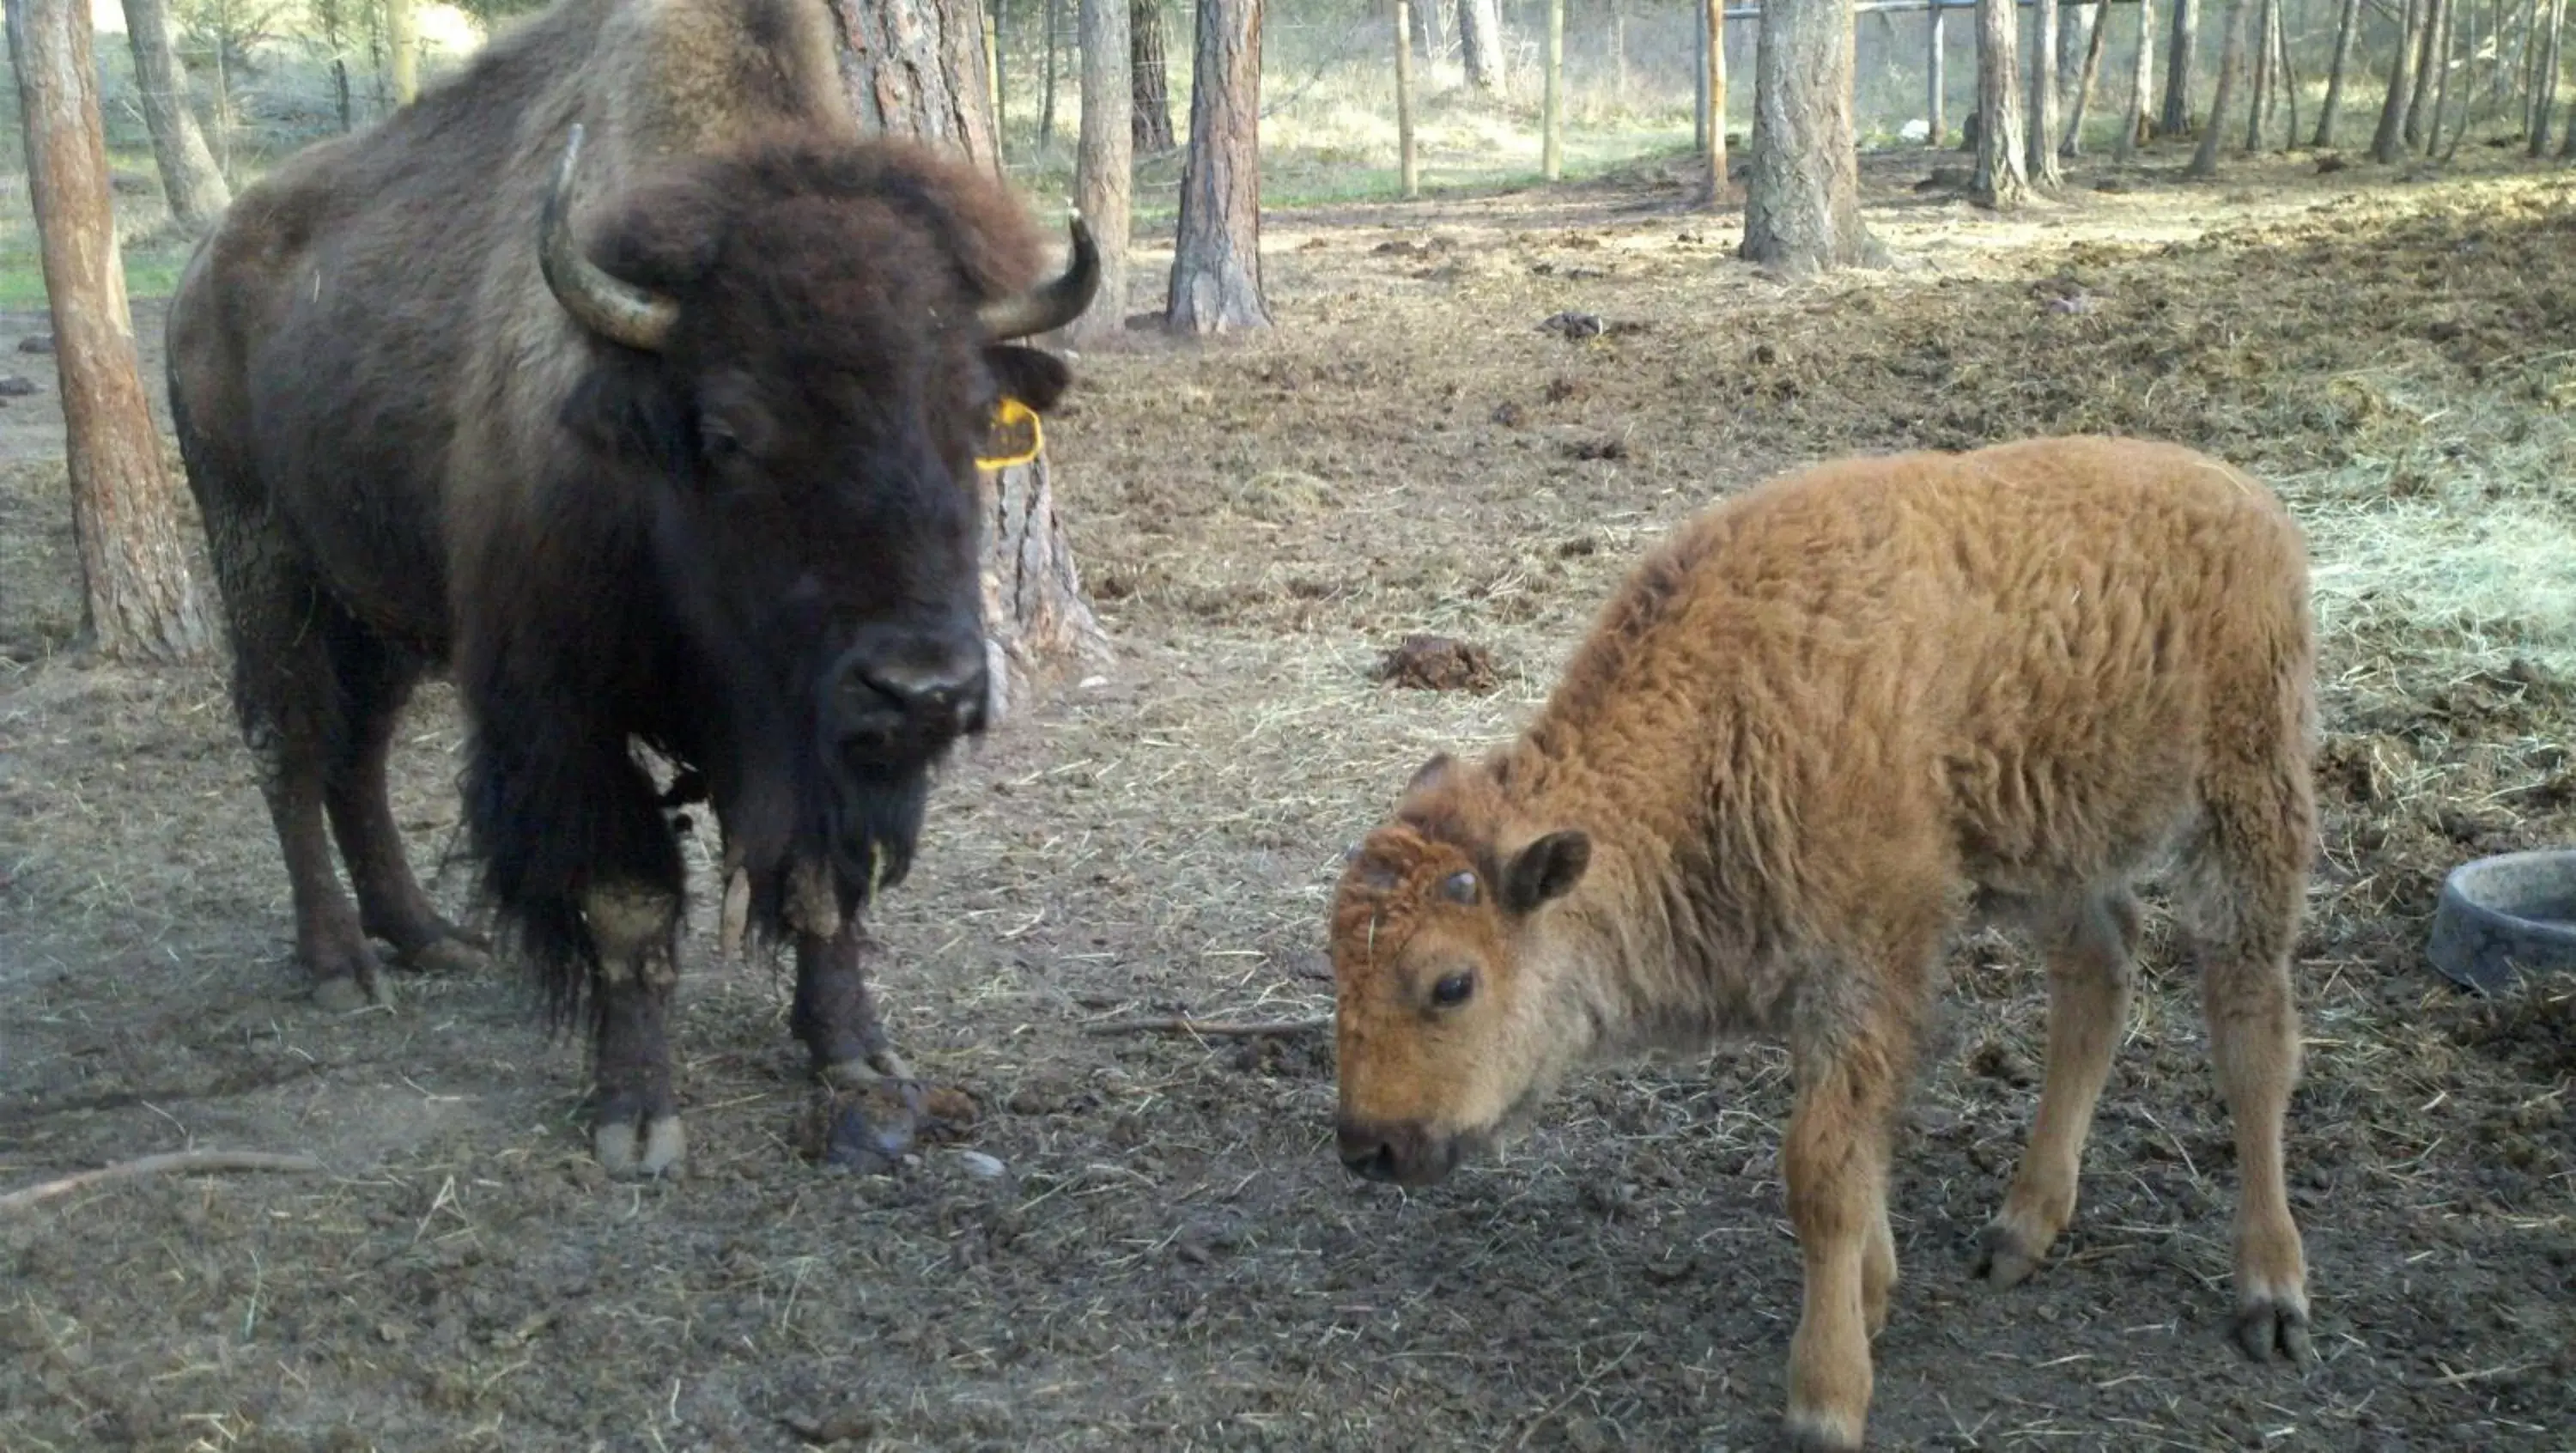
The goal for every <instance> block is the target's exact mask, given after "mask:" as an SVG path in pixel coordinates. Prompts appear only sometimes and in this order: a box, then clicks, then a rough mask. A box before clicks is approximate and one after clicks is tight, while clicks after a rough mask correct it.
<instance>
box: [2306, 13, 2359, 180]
mask: <svg viewBox="0 0 2576 1453" xmlns="http://www.w3.org/2000/svg"><path fill="white" fill-rule="evenodd" d="M2360 20H2361V0H2343V10H2342V13H2341V14H2339V15H2337V16H2336V17H2335V42H2334V64H2333V65H2332V66H2331V67H2329V68H2328V69H2327V71H2326V98H2325V100H2324V101H2323V102H2322V103H2320V104H2319V105H2318V107H2317V134H2316V139H2315V140H2314V141H2312V142H2310V143H2309V144H2310V145H2312V146H2314V147H2315V148H2316V149H2317V150H2319V151H2323V150H2325V149H2326V148H2328V147H2330V146H2332V145H2334V124H2335V109H2336V108H2337V107H2339V106H2341V105H2342V104H2343V68H2344V66H2345V65H2346V64H2347V63H2348V62H2350V61H2351V59H2352V33H2353V31H2354V29H2355V28H2356V27H2357V26H2358V25H2359V24H2360Z"/></svg>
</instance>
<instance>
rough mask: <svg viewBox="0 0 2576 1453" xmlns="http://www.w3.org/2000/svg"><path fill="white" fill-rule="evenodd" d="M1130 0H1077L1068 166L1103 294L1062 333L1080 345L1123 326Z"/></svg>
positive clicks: (1131, 179)
mask: <svg viewBox="0 0 2576 1453" xmlns="http://www.w3.org/2000/svg"><path fill="white" fill-rule="evenodd" d="M1134 19H1135V11H1134V10H1133V9H1132V8H1130V7H1129V5H1128V3H1127V0H1082V9H1081V11H1080V13H1079V15H1078V17H1077V19H1076V21H1075V24H1077V25H1078V26H1080V27H1081V31H1082V139H1081V141H1080V143H1079V144H1078V146H1077V147H1076V149H1075V154H1074V163H1073V199H1074V205H1075V206H1076V207H1078V208H1080V209H1081V211H1082V215H1083V217H1084V218H1085V219H1086V220H1087V221H1089V222H1090V224H1091V236H1092V240H1093V241H1095V242H1097V243H1098V244H1099V245H1100V292H1099V295H1098V296H1097V297H1096V298H1094V299H1093V301H1092V304H1091V310H1090V311H1089V312H1087V313H1085V314H1083V315H1082V316H1081V317H1080V318H1078V319H1076V320H1075V321H1074V324H1073V326H1072V327H1071V328H1069V329H1067V330H1066V333H1067V336H1068V337H1070V338H1071V339H1072V341H1074V342H1075V343H1077V344H1082V345H1086V346H1088V345H1090V344H1094V343H1098V342H1101V341H1103V340H1106V339H1110V338H1114V337H1117V336H1118V335H1119V334H1121V333H1123V332H1124V331H1126V327H1127V248H1128V243H1129V241H1130V239H1131V237H1132V235H1133V234H1132V230H1131V229H1132V228H1133V226H1134V205H1133V202H1132V200H1131V197H1130V192H1131V190H1132V188H1133V186H1134V183H1135V174H1136V157H1135V151H1134V147H1135V144H1136V128H1135V124H1134V123H1135V118H1134V117H1133V116H1132V115H1130V114H1129V111H1128V108H1129V107H1130V106H1132V105H1133V104H1134V103H1135V84H1134V78H1133V77H1132V76H1130V75H1129V73H1128V66H1129V64H1130V63H1131V60H1132V58H1133V56H1134V54H1135V49H1134V47H1133V46H1132V45H1131V44H1130V43H1129V40H1130V37H1129V35H1128V33H1127V27H1128V25H1129V24H1130V23H1131V22H1133V20H1134Z"/></svg>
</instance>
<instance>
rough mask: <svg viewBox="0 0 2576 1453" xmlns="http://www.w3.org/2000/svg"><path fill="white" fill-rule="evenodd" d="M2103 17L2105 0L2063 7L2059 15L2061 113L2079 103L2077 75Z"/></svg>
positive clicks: (2058, 85)
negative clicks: (2076, 99)
mask: <svg viewBox="0 0 2576 1453" xmlns="http://www.w3.org/2000/svg"><path fill="white" fill-rule="evenodd" d="M2101 21H2102V5H2101V0H2094V3H2092V4H2090V5H2083V4H2079V5H2076V6H2074V8H2072V9H2061V10H2060V11H2059V12H2058V15H2057V114H2059V115H2061V116H2063V115H2065V114H2066V110H2067V108H2068V107H2070V106H2072V105H2074V104H2075V75H2076V72H2077V71H2079V70H2081V69H2082V68H2083V65H2084V48H2085V46H2086V45H2088V44H2090V43H2091V41H2092V38H2093V28H2094V27H2095V26H2097V25H2099V24H2100V23H2101Z"/></svg>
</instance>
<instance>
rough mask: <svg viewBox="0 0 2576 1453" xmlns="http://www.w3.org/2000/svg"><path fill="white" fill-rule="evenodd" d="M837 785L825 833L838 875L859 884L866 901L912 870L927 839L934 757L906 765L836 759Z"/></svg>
mask: <svg viewBox="0 0 2576 1453" xmlns="http://www.w3.org/2000/svg"><path fill="white" fill-rule="evenodd" d="M828 775H829V776H830V778H831V791H830V792H828V793H827V794H825V795H824V798H823V804H824V821H823V823H822V836H823V839H824V846H825V855H826V857H827V858H828V861H829V862H830V863H831V865H832V869H833V872H834V875H835V876H837V877H838V878H839V879H840V880H841V882H842V883H843V884H844V885H845V886H846V887H847V888H848V889H854V890H856V896H857V899H858V901H859V903H860V904H862V905H864V904H865V903H866V902H867V901H868V900H870V899H872V898H874V897H875V896H876V895H877V893H878V892H879V891H880V890H882V889H886V888H891V887H893V886H894V885H895V884H897V883H900V882H902V881H903V879H904V875H905V874H906V873H908V872H910V871H911V870H912V850H913V846H914V845H915V844H916V843H918V842H919V841H920V840H921V820H922V815H923V812H924V810H925V808H926V807H927V805H928V803H929V801H930V767H929V764H928V763H926V762H925V763H919V764H912V765H905V766H889V765H878V764H870V765H866V766H852V765H851V764H849V763H846V762H835V763H833V764H832V765H831V767H830V768H829V769H828Z"/></svg>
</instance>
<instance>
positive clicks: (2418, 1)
mask: <svg viewBox="0 0 2576 1453" xmlns="http://www.w3.org/2000/svg"><path fill="white" fill-rule="evenodd" d="M2425 3H2426V0H2406V18H2405V21H2404V22H2403V23H2402V24H2401V25H2399V27H2398V36H2397V46H2396V53H2395V54H2393V55H2391V56H2390V57H2389V58H2388V95H2387V97H2386V99H2384V100H2382V101H2381V102H2380V103H2379V129H2378V131H2376V132H2375V133H2373V134H2372V136H2371V138H2370V159H2371V160H2373V161H2376V162H2380V163H2382V164H2385V163H2388V162H2392V161H2395V160H2397V148H2398V146H2399V145H2400V144H2401V143H2402V142H2403V141H2404V140H2405V137H2406V101H2407V98H2408V97H2409V96H2411V95H2413V94H2414V88H2413V86H2412V84H2411V83H2412V82H2413V80H2414V79H2415V73H2414V63H2415V42H2416V35H2417V32H2418V29H2419V27H2421V26H2422V25H2423V23H2424V5H2425Z"/></svg>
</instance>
